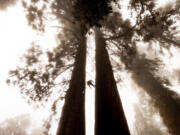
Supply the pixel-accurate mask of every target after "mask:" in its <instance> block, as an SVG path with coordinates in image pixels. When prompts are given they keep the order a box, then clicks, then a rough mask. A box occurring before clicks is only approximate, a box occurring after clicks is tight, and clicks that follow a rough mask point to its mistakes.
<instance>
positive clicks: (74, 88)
mask: <svg viewBox="0 0 180 135" xmlns="http://www.w3.org/2000/svg"><path fill="white" fill-rule="evenodd" d="M85 65H86V37H85V35H84V36H83V37H82V40H81V41H80V44H79V47H78V49H77V54H76V57H75V63H74V69H73V72H72V76H71V81H70V86H69V89H68V91H67V94H66V97H65V103H64V107H63V110H62V115H61V119H60V122H59V127H58V130H57V134H56V135H85Z"/></svg>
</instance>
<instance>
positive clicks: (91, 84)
mask: <svg viewBox="0 0 180 135" xmlns="http://www.w3.org/2000/svg"><path fill="white" fill-rule="evenodd" d="M87 85H88V86H89V87H90V88H91V86H93V87H94V84H93V81H92V80H89V81H87Z"/></svg>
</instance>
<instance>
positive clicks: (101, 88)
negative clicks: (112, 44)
mask: <svg viewBox="0 0 180 135" xmlns="http://www.w3.org/2000/svg"><path fill="white" fill-rule="evenodd" d="M95 40H96V42H95V43H96V56H95V57H96V58H95V59H96V87H95V88H96V93H95V94H96V95H95V109H96V111H95V135H130V132H129V128H128V125H127V121H126V118H125V115H124V111H123V107H122V103H121V100H120V97H119V94H118V90H117V86H116V82H115V79H114V75H113V71H112V66H111V64H110V60H109V55H108V52H107V50H106V48H105V47H106V43H105V40H104V38H103V37H102V33H101V31H100V29H99V28H95Z"/></svg>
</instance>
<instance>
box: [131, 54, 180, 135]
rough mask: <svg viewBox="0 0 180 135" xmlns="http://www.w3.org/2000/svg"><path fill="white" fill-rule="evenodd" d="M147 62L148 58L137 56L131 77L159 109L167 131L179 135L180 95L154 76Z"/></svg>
mask: <svg viewBox="0 0 180 135" xmlns="http://www.w3.org/2000/svg"><path fill="white" fill-rule="evenodd" d="M147 63H148V59H146V58H139V57H137V58H136V59H135V60H134V65H132V67H131V71H132V78H133V79H134V81H135V82H136V83H137V84H138V86H139V87H141V88H143V90H144V91H145V92H146V93H148V95H149V96H151V101H152V102H151V103H152V104H153V105H154V107H156V108H157V110H158V111H159V114H160V116H161V118H162V120H163V122H164V124H165V125H166V126H167V128H168V130H169V133H171V134H172V135H180V127H179V126H180V97H179V96H178V94H177V93H176V92H174V91H172V90H170V89H169V88H168V87H165V86H164V85H163V84H162V81H161V80H160V79H158V78H157V77H155V76H154V74H153V73H152V71H151V67H149V66H148V67H147V66H146V65H147Z"/></svg>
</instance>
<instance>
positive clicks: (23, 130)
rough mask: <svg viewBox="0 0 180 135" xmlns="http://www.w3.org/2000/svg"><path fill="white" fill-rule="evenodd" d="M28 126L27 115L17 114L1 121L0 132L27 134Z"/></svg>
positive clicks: (2, 133) (6, 134) (10, 134)
mask: <svg viewBox="0 0 180 135" xmlns="http://www.w3.org/2000/svg"><path fill="white" fill-rule="evenodd" d="M29 126H30V120H29V116H28V115H22V116H17V117H15V118H9V119H6V120H4V121H3V122H1V124H0V134H1V135H12V134H13V135H28V133H27V130H28V127H29Z"/></svg>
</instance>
